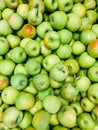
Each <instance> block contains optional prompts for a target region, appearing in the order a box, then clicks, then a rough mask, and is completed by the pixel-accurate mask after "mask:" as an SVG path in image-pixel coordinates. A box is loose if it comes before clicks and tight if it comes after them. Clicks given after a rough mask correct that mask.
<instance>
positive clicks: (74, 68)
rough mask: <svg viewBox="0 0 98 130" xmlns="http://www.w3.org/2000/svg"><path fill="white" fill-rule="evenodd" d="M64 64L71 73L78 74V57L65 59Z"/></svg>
mask: <svg viewBox="0 0 98 130" xmlns="http://www.w3.org/2000/svg"><path fill="white" fill-rule="evenodd" d="M64 65H65V66H67V67H68V70H69V74H70V75H73V74H76V73H77V72H78V71H79V68H80V67H79V63H78V62H77V60H76V59H67V60H65V61H64Z"/></svg>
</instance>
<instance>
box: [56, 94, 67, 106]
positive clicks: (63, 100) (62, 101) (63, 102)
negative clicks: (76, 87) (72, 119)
mask: <svg viewBox="0 0 98 130" xmlns="http://www.w3.org/2000/svg"><path fill="white" fill-rule="evenodd" d="M57 97H58V98H59V100H60V102H61V106H64V105H68V104H69V101H68V100H67V99H64V98H62V97H61V95H60V94H59V95H57Z"/></svg>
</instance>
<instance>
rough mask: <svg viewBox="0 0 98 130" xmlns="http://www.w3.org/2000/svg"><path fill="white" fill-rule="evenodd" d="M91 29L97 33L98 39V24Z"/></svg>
mask: <svg viewBox="0 0 98 130" xmlns="http://www.w3.org/2000/svg"><path fill="white" fill-rule="evenodd" d="M91 29H92V31H93V32H95V34H96V36H97V38H98V30H97V29H98V24H93V25H92V28H91Z"/></svg>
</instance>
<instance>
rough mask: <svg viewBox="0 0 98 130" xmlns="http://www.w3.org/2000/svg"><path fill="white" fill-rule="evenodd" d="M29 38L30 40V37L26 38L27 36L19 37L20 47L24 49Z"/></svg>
mask: <svg viewBox="0 0 98 130" xmlns="http://www.w3.org/2000/svg"><path fill="white" fill-rule="evenodd" d="M30 40H31V38H28V37H26V38H23V39H21V41H20V47H22V48H23V49H24V47H25V45H26V44H27V42H28V41H30Z"/></svg>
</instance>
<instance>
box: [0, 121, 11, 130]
mask: <svg viewBox="0 0 98 130" xmlns="http://www.w3.org/2000/svg"><path fill="white" fill-rule="evenodd" d="M0 130H9V128H8V126H7V125H5V124H4V123H2V122H0Z"/></svg>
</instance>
